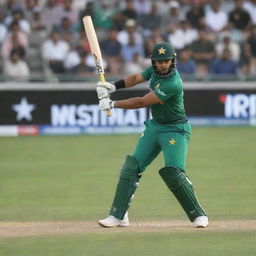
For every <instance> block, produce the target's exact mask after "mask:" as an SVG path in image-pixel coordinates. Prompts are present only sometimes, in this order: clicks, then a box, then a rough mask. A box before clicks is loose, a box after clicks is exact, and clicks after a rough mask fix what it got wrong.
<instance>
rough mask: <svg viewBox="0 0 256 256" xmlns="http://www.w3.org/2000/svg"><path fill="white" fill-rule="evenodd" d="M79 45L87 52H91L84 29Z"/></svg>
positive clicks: (80, 35)
mask: <svg viewBox="0 0 256 256" xmlns="http://www.w3.org/2000/svg"><path fill="white" fill-rule="evenodd" d="M77 46H78V47H81V48H82V49H83V51H84V52H86V53H88V52H90V45H89V42H88V39H87V37H86V34H85V33H84V31H81V32H80V34H79V38H78V41H77Z"/></svg>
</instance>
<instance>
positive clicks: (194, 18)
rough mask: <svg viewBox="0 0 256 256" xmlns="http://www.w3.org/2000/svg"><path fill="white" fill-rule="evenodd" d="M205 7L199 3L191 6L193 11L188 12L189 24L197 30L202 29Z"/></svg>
mask: <svg viewBox="0 0 256 256" xmlns="http://www.w3.org/2000/svg"><path fill="white" fill-rule="evenodd" d="M204 16H205V12H204V6H203V5H202V4H200V3H198V2H195V3H192V4H191V9H190V10H189V11H188V12H187V14H186V18H187V20H188V22H189V23H190V24H191V25H192V26H193V27H194V28H196V29H199V28H200V24H201V20H202V19H204Z"/></svg>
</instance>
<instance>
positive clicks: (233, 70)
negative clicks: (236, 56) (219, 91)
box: [210, 48, 238, 75]
mask: <svg viewBox="0 0 256 256" xmlns="http://www.w3.org/2000/svg"><path fill="white" fill-rule="evenodd" d="M210 73H211V74H214V75H237V73H238V66H237V62H235V61H233V60H232V59H231V52H230V50H229V49H227V48H226V49H224V50H223V53H222V56H221V57H220V58H217V59H216V60H215V61H213V63H212V65H211V67H210Z"/></svg>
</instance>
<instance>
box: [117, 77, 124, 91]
mask: <svg viewBox="0 0 256 256" xmlns="http://www.w3.org/2000/svg"><path fill="white" fill-rule="evenodd" d="M114 85H115V87H116V89H117V90H119V89H122V88H125V82H124V79H121V80H118V81H116V82H114Z"/></svg>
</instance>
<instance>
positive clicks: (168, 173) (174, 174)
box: [159, 166, 191, 191]
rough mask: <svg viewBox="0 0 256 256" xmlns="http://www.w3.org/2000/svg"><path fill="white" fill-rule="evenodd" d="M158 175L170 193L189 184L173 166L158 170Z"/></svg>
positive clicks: (184, 176) (182, 174)
mask: <svg viewBox="0 0 256 256" xmlns="http://www.w3.org/2000/svg"><path fill="white" fill-rule="evenodd" d="M159 174H160V176H161V177H162V179H163V180H164V182H165V183H166V185H167V187H168V188H169V189H170V190H171V191H174V190H176V189H178V188H179V187H180V186H182V185H183V184H184V183H187V182H189V183H190V184H191V182H190V181H189V180H188V178H187V177H186V175H185V174H184V172H182V171H180V170H179V169H178V168H176V167H174V166H167V167H164V168H162V169H160V171H159Z"/></svg>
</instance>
